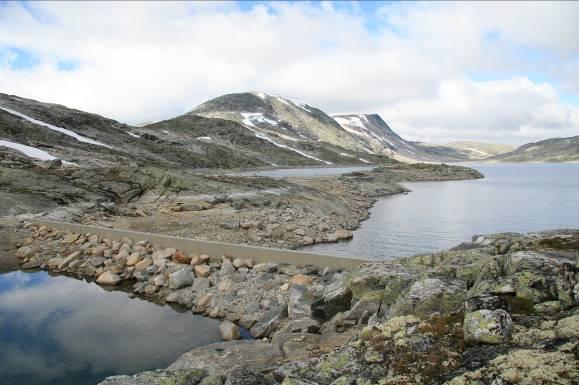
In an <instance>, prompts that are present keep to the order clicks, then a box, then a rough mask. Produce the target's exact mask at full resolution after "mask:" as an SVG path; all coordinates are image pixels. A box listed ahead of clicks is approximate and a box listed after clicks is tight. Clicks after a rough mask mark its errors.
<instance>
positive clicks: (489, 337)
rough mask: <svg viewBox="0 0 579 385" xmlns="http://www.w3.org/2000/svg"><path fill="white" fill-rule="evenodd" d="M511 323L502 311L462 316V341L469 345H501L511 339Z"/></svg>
mask: <svg viewBox="0 0 579 385" xmlns="http://www.w3.org/2000/svg"><path fill="white" fill-rule="evenodd" d="M512 329H513V321H512V319H511V316H510V315H509V313H507V312H506V311H504V310H502V309H497V310H487V309H483V310H477V311H474V312H471V313H467V314H466V315H465V316H464V325H463V332H464V340H465V342H466V343H469V344H473V345H476V344H493V345H497V344H502V343H505V342H508V341H509V340H510V338H511V332H512Z"/></svg>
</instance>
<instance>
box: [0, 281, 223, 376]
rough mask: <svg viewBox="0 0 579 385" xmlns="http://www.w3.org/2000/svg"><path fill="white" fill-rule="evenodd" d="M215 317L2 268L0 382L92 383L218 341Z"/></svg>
mask: <svg viewBox="0 0 579 385" xmlns="http://www.w3.org/2000/svg"><path fill="white" fill-rule="evenodd" d="M217 326H218V321H216V320H212V319H208V318H205V317H201V316H195V315H193V314H192V313H191V312H186V313H180V312H178V311H175V309H173V308H171V307H169V306H158V305H155V304H153V303H150V302H147V301H144V300H141V299H138V298H134V299H131V298H129V297H128V295H127V293H125V292H122V291H107V290H105V289H103V288H102V287H100V286H99V285H97V284H95V283H88V282H85V281H81V280H77V279H74V278H70V277H64V276H58V277H56V276H50V275H49V274H48V273H46V272H34V273H25V272H21V271H16V272H11V273H6V274H0V346H1V347H2V348H1V349H0V383H2V384H7V385H8V384H10V385H32V384H34V385H69V384H70V385H73V384H74V385H85V384H86V385H94V384H97V383H98V382H100V381H102V380H103V379H104V378H105V377H107V376H110V375H115V374H133V373H137V372H141V371H145V370H152V369H158V368H164V367H167V366H168V365H169V364H171V363H172V362H173V361H175V360H176V359H177V358H178V357H179V356H180V355H181V354H182V353H184V352H186V351H189V350H191V349H194V348H196V347H199V346H202V345H207V344H210V343H214V342H218V341H220V338H219V334H218V330H217Z"/></svg>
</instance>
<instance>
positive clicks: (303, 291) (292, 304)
mask: <svg viewBox="0 0 579 385" xmlns="http://www.w3.org/2000/svg"><path fill="white" fill-rule="evenodd" d="M289 293H290V298H289V302H288V315H289V318H290V319H300V318H310V316H311V315H312V303H313V301H314V298H313V297H312V295H311V294H310V293H309V291H308V289H307V288H306V287H305V286H300V285H296V286H293V287H291V288H290V291H289Z"/></svg>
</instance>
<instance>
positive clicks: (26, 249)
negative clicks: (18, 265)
mask: <svg viewBox="0 0 579 385" xmlns="http://www.w3.org/2000/svg"><path fill="white" fill-rule="evenodd" d="M34 252H35V251H34V248H32V247H30V246H22V247H21V248H19V249H18V250H16V256H17V257H19V258H30V257H32V256H33V255H34Z"/></svg>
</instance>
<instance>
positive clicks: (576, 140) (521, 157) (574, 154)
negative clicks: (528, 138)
mask: <svg viewBox="0 0 579 385" xmlns="http://www.w3.org/2000/svg"><path fill="white" fill-rule="evenodd" d="M487 160H488V161H491V162H578V161H579V136H572V137H570V138H553V139H547V140H542V141H540V142H536V143H527V144H525V145H523V146H521V147H519V148H517V149H516V150H514V151H511V152H507V153H505V154H500V155H497V156H493V157H491V158H488V159H487Z"/></svg>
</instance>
